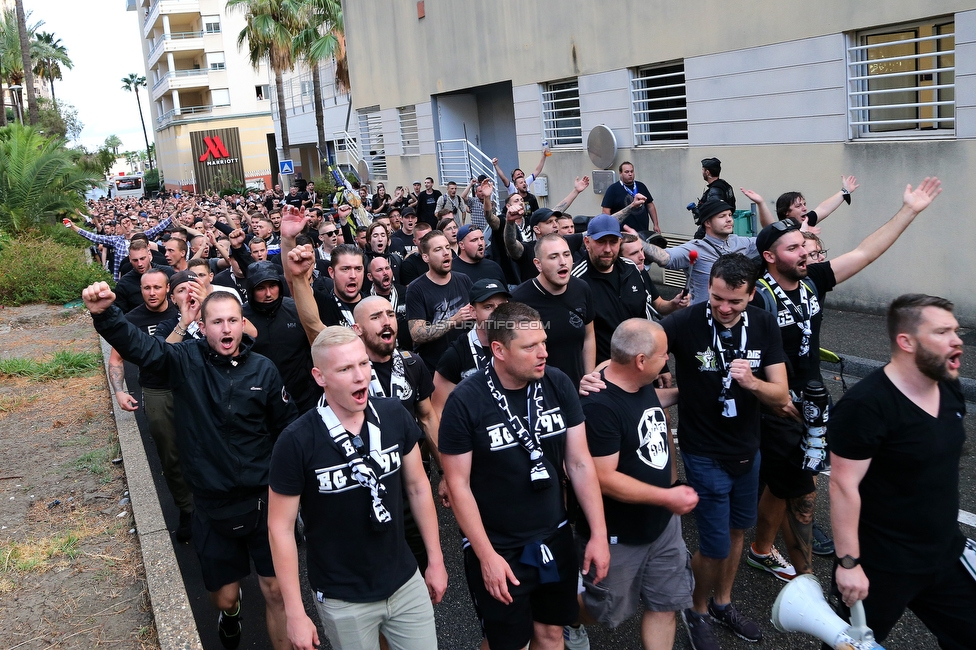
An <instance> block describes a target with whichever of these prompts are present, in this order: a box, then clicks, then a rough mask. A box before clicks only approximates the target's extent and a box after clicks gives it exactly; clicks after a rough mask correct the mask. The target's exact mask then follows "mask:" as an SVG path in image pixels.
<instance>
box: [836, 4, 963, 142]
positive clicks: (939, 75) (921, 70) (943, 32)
mask: <svg viewBox="0 0 976 650" xmlns="http://www.w3.org/2000/svg"><path fill="white" fill-rule="evenodd" d="M954 32H955V25H954V23H953V21H952V18H947V19H945V20H942V21H929V22H925V23H921V24H914V25H908V26H901V27H894V28H890V27H889V28H885V29H884V30H872V31H865V32H859V33H857V34H855V35H854V36H853V38H852V39H851V43H850V45H849V47H848V50H847V54H848V65H847V71H848V72H847V81H848V106H849V110H848V115H849V122H850V136H851V138H863V137H870V136H872V135H875V136H877V135H881V136H887V137H891V136H909V137H910V136H913V135H914V136H918V135H923V134H932V135H942V136H944V135H952V134H954V133H955V105H956V101H955V33H954Z"/></svg>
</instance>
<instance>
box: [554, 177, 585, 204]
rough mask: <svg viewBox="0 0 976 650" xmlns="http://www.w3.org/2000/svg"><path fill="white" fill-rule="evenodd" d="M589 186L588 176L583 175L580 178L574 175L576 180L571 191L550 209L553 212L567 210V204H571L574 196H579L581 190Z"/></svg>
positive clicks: (574, 198)
mask: <svg viewBox="0 0 976 650" xmlns="http://www.w3.org/2000/svg"><path fill="white" fill-rule="evenodd" d="M589 186H590V177H589V176H584V177H583V178H580V177H579V176H577V177H576V182H575V183H573V191H572V192H570V193H569V194H568V195H566V198H565V199H563V200H562V201H560V202H559V203H557V204H556V207H554V208H553V209H552V211H553V212H565V211H566V210H568V209H569V206H571V205H572V204H573V201H575V200H576V197H577V196H579V195H580V194H582V193H583V191H584V190H586V188H587V187H589Z"/></svg>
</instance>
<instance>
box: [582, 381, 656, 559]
mask: <svg viewBox="0 0 976 650" xmlns="http://www.w3.org/2000/svg"><path fill="white" fill-rule="evenodd" d="M606 383H607V387H606V388H605V389H604V390H601V391H600V392H598V393H591V394H590V395H588V396H586V397H584V398H582V399H581V400H580V402H581V403H582V405H583V415H585V416H586V442H587V443H588V444H589V447H590V453H591V454H592V455H593V456H594V457H598V456H612V455H613V454H620V455H619V457H618V459H617V471H618V472H620V473H621V474H626V475H627V476H631V477H633V478H635V479H637V480H638V481H641V482H642V483H647V484H648V485H655V486H657V487H659V488H664V489H667V488H670V487H671V464H672V463H673V462H674V459H673V458H671V448H670V446H669V445H668V440H669V436H670V433H669V431H668V422H667V420H666V419H665V417H664V409H663V408H661V402H660V401H659V400H658V398H657V393H656V392H655V390H654V387H653V386H651V385H648V386H644V387H643V388H641V389H640V390H638V391H637V392H636V393H628V392H626V391H625V390H623V389H621V388H620V387H619V386H617V385H616V384H612V383H610V382H609V381H608V382H606ZM603 512H604V514H605V515H606V520H607V533H608V534H609V536H610V543H611V544H650V543H651V542H653V541H654V540H656V539H657V538H658V536H660V534H661V533H662V532H663V531H664V529H665V528H666V527H667V525H668V523H669V522H670V521H671V511H670V510H668V509H667V508H665V507H663V506H652V505H648V504H643V503H624V502H623V501H618V500H616V499H612V498H610V497H608V496H604V497H603ZM577 526H579V527H580V528H581V533H582V534H583V535H585V536H586V537H589V526H588V525H587V524H586V519H585V517H581V518H580V519H579V520H578V521H577Z"/></svg>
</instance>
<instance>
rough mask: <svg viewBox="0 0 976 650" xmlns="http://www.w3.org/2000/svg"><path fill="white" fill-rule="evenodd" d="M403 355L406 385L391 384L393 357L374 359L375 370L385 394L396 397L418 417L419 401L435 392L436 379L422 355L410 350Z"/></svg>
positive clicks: (411, 413)
mask: <svg viewBox="0 0 976 650" xmlns="http://www.w3.org/2000/svg"><path fill="white" fill-rule="evenodd" d="M403 357H404V358H403V376H404V379H405V380H406V382H407V386H405V387H404V386H397V387H396V389H394V388H393V387H392V386H391V385H390V379H391V377H392V375H393V359H392V358H391V359H390V360H389V361H383V362H379V361H374V362H373V370H375V371H376V378H377V379H379V381H380V387H382V388H383V395H385V396H386V397H396V398H397V399H398V400H400V403H401V404H403V408H405V409H407V412H408V413H410V415H411V416H413V417H417V402H422V401H424V400H425V399H427V398H428V397H430V396H431V395H432V394H433V392H434V380H433V379H431V376H430V371H429V370H427V366H426V365H425V364H424V363H423V361H421V359H420V357H418V356H416V355H412V354H410V353H409V352H404V353H403Z"/></svg>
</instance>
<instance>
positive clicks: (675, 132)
mask: <svg viewBox="0 0 976 650" xmlns="http://www.w3.org/2000/svg"><path fill="white" fill-rule="evenodd" d="M630 99H631V104H632V105H633V112H634V144H635V145H637V146H640V145H642V144H651V143H654V142H662V141H663V142H667V141H682V142H686V141H687V140H688V110H687V108H686V105H685V99H686V95H685V64H684V61H678V62H676V63H665V64H659V65H648V66H644V67H641V68H637V69H636V70H634V71H633V77H632V78H631V80H630Z"/></svg>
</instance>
